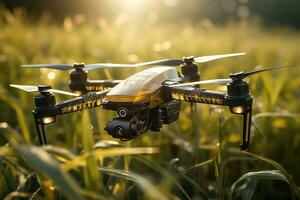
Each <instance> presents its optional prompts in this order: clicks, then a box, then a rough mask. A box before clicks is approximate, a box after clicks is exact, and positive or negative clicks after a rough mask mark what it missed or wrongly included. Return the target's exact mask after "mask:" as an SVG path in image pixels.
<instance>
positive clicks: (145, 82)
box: [11, 53, 281, 150]
mask: <svg viewBox="0 0 300 200" xmlns="http://www.w3.org/2000/svg"><path fill="white" fill-rule="evenodd" d="M239 55H244V53H237V54H224V55H214V56H203V57H197V58H194V57H188V58H184V59H183V60H160V61H152V62H146V63H140V64H110V63H104V64H101V63H98V64H91V65H86V66H85V65H84V64H74V65H73V66H72V65H56V64H52V65H47V64H46V65H26V66H25V67H31V68H50V69H59V70H72V69H73V71H72V72H71V73H70V82H69V87H70V89H71V91H72V92H75V93H70V92H64V91H60V90H55V89H51V87H50V86H38V87H37V86H22V85H11V86H12V87H16V88H19V89H22V90H25V91H27V92H40V94H38V95H36V96H35V97H34V100H35V108H34V110H33V116H34V119H35V123H36V129H37V133H38V137H39V141H40V144H47V141H46V136H45V130H44V125H46V124H50V123H53V122H55V120H56V116H57V115H62V114H68V113H73V112H77V111H81V110H84V109H89V108H96V107H100V106H101V107H103V108H104V109H107V110H113V111H116V112H117V115H118V116H117V117H115V118H113V119H112V120H111V121H110V122H108V123H107V126H106V127H105V130H106V131H107V132H108V134H110V135H111V136H112V137H114V138H119V139H121V140H130V139H133V138H135V137H137V136H139V135H141V134H142V133H144V132H146V131H148V130H152V131H160V129H161V127H162V126H163V124H170V123H172V122H174V121H176V120H177V119H178V117H179V114H180V107H181V101H186V102H191V103H202V104H212V105H219V106H228V107H229V110H230V111H231V113H233V114H240V115H242V116H243V133H242V144H241V149H242V150H244V149H247V148H248V147H249V144H250V128H251V115H252V103H253V98H252V96H251V94H250V92H249V85H248V83H247V82H245V81H243V79H244V78H246V77H248V76H250V75H252V74H256V73H259V72H263V71H268V70H273V69H278V68H267V69H261V70H254V71H252V72H246V73H244V72H240V73H235V74H230V76H229V78H228V79H213V80H206V81H199V77H200V76H199V73H198V71H197V65H196V63H202V62H207V61H211V60H215V59H220V58H225V57H231V56H239ZM154 65H163V66H167V67H155V68H150V69H146V70H144V71H141V72H138V73H136V74H133V75H132V76H130V77H129V78H127V79H125V80H94V81H90V80H88V78H87V71H89V70H94V69H101V68H123V67H126V68H128V67H144V66H154ZM178 65H180V67H181V69H182V70H181V72H182V73H179V72H177V70H176V68H174V67H175V66H178ZM279 68H281V67H279ZM200 84H201V85H202V84H226V85H227V92H219V91H210V90H206V89H203V88H198V87H191V86H194V85H200ZM53 93H62V94H67V95H73V96H79V94H81V95H82V96H80V97H76V98H73V99H70V100H67V101H63V102H59V103H57V102H56V100H55V95H54V94H53Z"/></svg>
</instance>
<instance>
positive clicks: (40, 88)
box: [9, 84, 79, 97]
mask: <svg viewBox="0 0 300 200" xmlns="http://www.w3.org/2000/svg"><path fill="white" fill-rule="evenodd" d="M9 86H10V87H14V88H18V89H21V90H24V91H26V92H53V93H57V94H64V95H69V96H76V97H77V96H79V94H76V93H71V92H66V91H63V90H57V89H52V88H51V87H50V86H43V85H39V86H35V85H16V84H10V85H9Z"/></svg>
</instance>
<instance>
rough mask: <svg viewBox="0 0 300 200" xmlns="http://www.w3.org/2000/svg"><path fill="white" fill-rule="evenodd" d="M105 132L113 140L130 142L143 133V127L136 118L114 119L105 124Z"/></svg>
mask: <svg viewBox="0 0 300 200" xmlns="http://www.w3.org/2000/svg"><path fill="white" fill-rule="evenodd" d="M105 130H106V131H107V132H108V134H109V135H111V136H112V137H114V138H119V139H122V140H124V139H125V140H130V139H133V138H135V137H137V136H139V135H140V134H141V133H142V132H143V125H142V123H141V122H140V121H139V120H138V118H136V117H133V118H131V119H124V118H114V119H113V120H112V121H110V122H108V123H107V126H106V127H105Z"/></svg>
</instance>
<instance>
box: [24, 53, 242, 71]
mask: <svg viewBox="0 0 300 200" xmlns="http://www.w3.org/2000/svg"><path fill="white" fill-rule="evenodd" d="M245 54H246V53H232V54H221V55H212V56H201V57H196V58H193V57H191V61H192V62H196V63H204V62H208V61H212V60H217V59H221V58H227V57H233V56H241V55H245ZM185 62H186V61H185V59H165V60H157V61H150V62H143V63H136V64H114V63H95V64H88V65H85V66H84V67H83V68H82V69H83V70H84V71H90V70H95V69H106V68H132V67H147V66H161V65H163V66H171V67H176V66H179V65H182V64H184V63H185ZM22 67H26V68H48V69H57V70H71V69H74V68H75V65H71V64H33V65H22Z"/></svg>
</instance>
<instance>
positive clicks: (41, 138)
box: [35, 119, 47, 145]
mask: <svg viewBox="0 0 300 200" xmlns="http://www.w3.org/2000/svg"><path fill="white" fill-rule="evenodd" d="M35 128H36V131H37V135H38V138H39V142H40V145H47V139H46V134H45V125H44V124H41V123H39V121H38V120H37V119H35Z"/></svg>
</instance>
